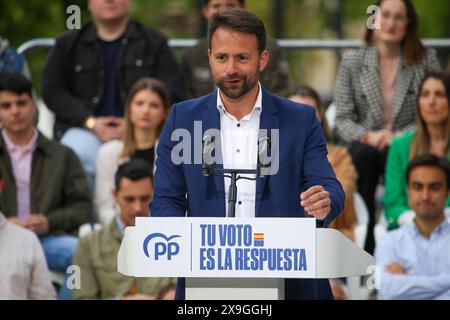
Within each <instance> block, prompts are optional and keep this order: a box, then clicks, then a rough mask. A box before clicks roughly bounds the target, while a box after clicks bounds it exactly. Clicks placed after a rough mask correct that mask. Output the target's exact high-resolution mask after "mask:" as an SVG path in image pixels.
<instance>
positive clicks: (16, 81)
mask: <svg viewBox="0 0 450 320" xmlns="http://www.w3.org/2000/svg"><path fill="white" fill-rule="evenodd" d="M0 91H11V92H14V93H16V94H18V95H21V94H23V93H27V94H28V95H29V96H30V97H32V96H33V95H32V84H31V81H30V80H28V79H27V78H25V77H24V76H23V75H22V74H21V73H12V72H0Z"/></svg>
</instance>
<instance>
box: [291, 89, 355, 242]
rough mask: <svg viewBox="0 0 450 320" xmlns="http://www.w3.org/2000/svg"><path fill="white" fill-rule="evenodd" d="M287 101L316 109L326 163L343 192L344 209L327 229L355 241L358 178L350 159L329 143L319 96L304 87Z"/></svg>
mask: <svg viewBox="0 0 450 320" xmlns="http://www.w3.org/2000/svg"><path fill="white" fill-rule="evenodd" d="M289 99H290V100H292V101H294V102H297V103H303V104H307V105H310V106H312V107H314V108H315V109H316V115H317V118H318V119H319V122H320V124H321V126H322V131H323V133H324V136H325V139H326V140H327V149H328V161H330V164H331V166H332V167H333V170H334V172H335V173H336V177H337V179H338V180H339V182H340V183H341V184H342V187H343V188H344V192H345V207H344V210H343V211H342V213H341V214H340V215H339V216H338V217H337V218H336V219H335V220H333V221H332V222H331V223H330V225H329V227H330V228H335V229H338V230H339V231H341V232H342V233H343V234H344V235H346V236H347V237H348V238H349V239H350V240H352V241H355V227H356V214H355V207H354V204H353V201H354V200H353V193H354V192H355V191H356V179H357V177H358V175H357V173H356V169H355V167H354V165H353V162H352V158H351V157H350V154H349V153H348V151H347V148H344V147H338V146H334V145H333V144H332V143H330V141H331V133H330V130H329V127H328V124H327V121H326V118H325V110H324V107H323V105H322V102H321V100H320V97H319V94H318V93H317V92H316V91H315V90H314V89H313V88H311V87H309V86H306V85H301V86H298V87H297V88H296V89H295V90H294V91H293V93H292V95H291V96H289Z"/></svg>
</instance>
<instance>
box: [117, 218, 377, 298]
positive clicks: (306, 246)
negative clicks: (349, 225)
mask: <svg viewBox="0 0 450 320" xmlns="http://www.w3.org/2000/svg"><path fill="white" fill-rule="evenodd" d="M374 264H375V262H374V258H373V257H372V256H371V255H369V254H368V253H367V252H365V251H364V250H362V249H360V248H359V247H357V246H356V245H355V244H353V243H352V242H351V241H350V240H348V239H347V238H346V237H345V236H344V235H342V234H341V233H340V232H339V231H337V230H334V229H316V227H315V220H314V219H312V218H254V219H244V218H243V219H240V218H236V219H227V218H157V217H152V218H137V219H136V226H135V227H128V228H126V230H125V235H124V239H123V241H122V245H121V247H120V251H119V255H118V269H119V272H121V273H122V274H125V275H129V276H135V277H185V278H186V299H188V300H190V299H196V300H231V299H232V300H240V299H246V300H275V299H284V279H286V278H310V279H311V278H340V277H349V276H359V275H365V274H367V272H368V271H367V270H368V267H369V266H372V265H374Z"/></svg>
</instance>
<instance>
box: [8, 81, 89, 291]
mask: <svg viewBox="0 0 450 320" xmlns="http://www.w3.org/2000/svg"><path fill="white" fill-rule="evenodd" d="M31 91H32V89H31V82H30V81H29V80H27V79H26V78H25V77H24V76H22V75H20V74H17V73H16V74H14V73H0V123H1V125H2V127H3V129H2V130H1V134H0V174H1V176H2V177H3V180H4V187H3V190H2V192H1V195H0V200H1V201H0V210H1V211H2V212H3V213H4V214H5V216H6V218H7V219H8V220H9V221H10V222H13V223H15V224H17V225H20V226H22V227H25V228H28V229H29V230H31V231H33V232H34V233H36V234H37V235H38V236H39V240H40V242H41V244H42V247H43V249H44V253H45V257H46V259H47V263H48V266H49V268H50V270H56V271H61V272H65V271H66V269H67V267H68V266H69V265H71V264H72V256H73V253H74V252H75V249H76V245H77V241H78V239H77V238H76V237H74V236H72V235H71V234H73V233H76V232H77V231H78V228H79V226H80V225H82V224H83V223H86V222H89V221H90V220H91V219H92V209H93V208H92V200H91V197H90V194H89V188H88V185H87V180H86V175H85V173H84V171H83V168H82V166H81V163H80V160H79V159H78V157H77V156H76V155H75V153H74V152H73V151H72V150H71V149H69V148H67V147H65V146H62V145H60V144H59V143H57V142H54V141H50V140H48V139H47V138H45V137H44V136H43V135H42V134H41V133H40V132H39V131H38V130H37V129H36V128H35V126H34V117H35V114H36V103H35V101H34V100H33V98H32V96H31ZM69 294H70V292H69V291H68V290H67V288H66V286H65V285H63V286H62V287H61V290H60V292H59V297H60V298H64V299H67V298H69Z"/></svg>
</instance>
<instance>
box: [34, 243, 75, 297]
mask: <svg viewBox="0 0 450 320" xmlns="http://www.w3.org/2000/svg"><path fill="white" fill-rule="evenodd" d="M39 240H40V242H41V245H42V248H43V249H44V254H45V258H46V259H47V264H48V268H49V269H50V270H52V271H58V272H63V273H65V277H64V283H63V285H61V288H60V290H59V292H58V299H62V300H70V298H71V293H70V289H69V288H67V278H68V277H69V276H70V274H67V273H66V270H67V268H68V267H69V266H70V265H71V264H72V257H73V255H74V254H75V250H76V249H77V245H78V238H76V237H74V236H69V235H54V234H49V235H45V236H40V237H39Z"/></svg>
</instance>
